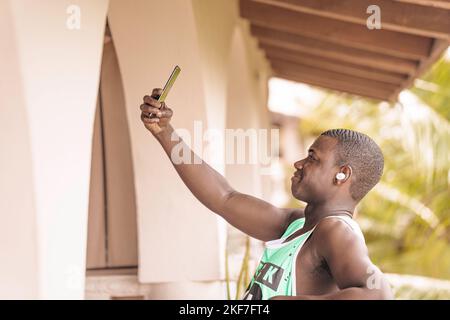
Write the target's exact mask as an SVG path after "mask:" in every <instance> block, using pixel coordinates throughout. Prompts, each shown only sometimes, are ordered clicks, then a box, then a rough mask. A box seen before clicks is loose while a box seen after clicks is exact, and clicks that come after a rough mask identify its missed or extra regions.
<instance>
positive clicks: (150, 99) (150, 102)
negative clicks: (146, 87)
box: [144, 96, 161, 109]
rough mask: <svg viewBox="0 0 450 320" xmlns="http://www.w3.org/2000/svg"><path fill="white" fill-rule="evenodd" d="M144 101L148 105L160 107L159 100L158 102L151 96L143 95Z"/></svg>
mask: <svg viewBox="0 0 450 320" xmlns="http://www.w3.org/2000/svg"><path fill="white" fill-rule="evenodd" d="M144 103H146V104H148V105H149V106H152V107H154V108H158V109H159V108H161V102H158V100H157V99H155V98H154V97H151V96H145V97H144Z"/></svg>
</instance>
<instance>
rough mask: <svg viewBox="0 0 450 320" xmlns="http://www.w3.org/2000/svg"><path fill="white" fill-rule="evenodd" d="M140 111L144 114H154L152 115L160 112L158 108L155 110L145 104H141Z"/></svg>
mask: <svg viewBox="0 0 450 320" xmlns="http://www.w3.org/2000/svg"><path fill="white" fill-rule="evenodd" d="M140 108H141V111H142V112H146V113H154V114H157V113H158V112H161V110H160V109H159V108H155V107H152V106H149V105H148V104H146V103H144V104H141V107H140Z"/></svg>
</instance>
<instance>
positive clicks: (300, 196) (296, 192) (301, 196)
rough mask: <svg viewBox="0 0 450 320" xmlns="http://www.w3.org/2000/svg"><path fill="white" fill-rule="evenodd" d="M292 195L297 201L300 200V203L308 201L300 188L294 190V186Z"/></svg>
mask: <svg viewBox="0 0 450 320" xmlns="http://www.w3.org/2000/svg"><path fill="white" fill-rule="evenodd" d="M291 193H292V196H293V197H294V198H295V199H297V200H300V201H306V199H305V193H304V192H302V190H300V189H299V188H294V186H292V187H291Z"/></svg>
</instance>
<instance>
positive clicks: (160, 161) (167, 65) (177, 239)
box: [108, 0, 221, 283]
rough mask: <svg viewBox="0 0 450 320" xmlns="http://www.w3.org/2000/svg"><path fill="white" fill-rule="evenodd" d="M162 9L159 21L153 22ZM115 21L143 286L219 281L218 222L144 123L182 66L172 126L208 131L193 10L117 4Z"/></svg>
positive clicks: (181, 5)
mask: <svg viewBox="0 0 450 320" xmlns="http://www.w3.org/2000/svg"><path fill="white" fill-rule="evenodd" d="M155 8H157V10H158V14H152V12H153V11H155ZM108 16H109V21H110V27H111V33H112V37H113V39H114V43H115V45H116V51H117V56H118V59H119V66H120V69H121V73H122V80H123V86H124V91H125V101H126V108H127V115H128V119H129V122H130V123H129V127H130V135H131V141H132V143H131V147H132V153H133V161H134V162H133V166H134V172H135V183H136V198H137V199H136V203H137V215H138V226H139V227H138V240H139V279H140V281H141V282H147V283H148V282H150V283H154V282H178V281H193V280H202V281H205V280H216V279H219V278H220V276H221V275H220V263H219V262H220V260H219V259H220V254H221V252H220V251H219V247H218V241H219V238H218V228H217V218H216V217H215V216H214V215H212V214H211V213H210V212H209V211H208V210H207V209H206V208H205V207H203V205H201V204H200V203H199V202H198V201H197V200H196V199H195V198H194V197H193V196H192V194H191V193H190V192H189V190H188V189H187V188H186V186H185V185H184V184H183V183H182V182H181V180H180V178H179V177H178V175H177V173H176V172H175V170H174V169H173V167H172V165H171V164H170V162H169V161H168V159H167V156H166V155H165V154H164V152H163V150H162V148H161V147H160V145H159V144H158V143H157V142H156V140H155V139H154V138H153V137H152V136H151V134H150V133H149V132H148V131H147V130H146V129H145V128H144V127H143V125H142V123H141V120H140V110H139V105H140V104H141V103H142V97H143V96H144V95H145V94H149V93H151V90H152V88H154V87H162V86H163V85H164V83H165V81H166V79H167V77H168V76H169V75H170V72H171V71H172V68H173V67H174V66H175V65H177V64H178V65H180V67H181V68H182V72H181V74H180V76H179V78H178V80H177V82H176V83H175V85H174V87H173V89H172V91H171V92H170V95H169V97H168V98H167V103H168V105H169V106H170V107H171V108H172V109H173V110H174V113H175V114H174V117H173V120H172V122H173V125H174V127H176V128H186V129H189V130H192V128H193V121H194V120H199V121H202V122H203V123H204V124H206V108H205V98H204V88H203V82H202V73H201V71H200V70H201V65H200V56H199V48H198V39H197V34H196V31H195V21H194V16H193V12H192V6H191V3H190V2H189V1H184V0H178V1H147V0H139V1H133V5H130V4H129V3H128V2H124V1H120V0H117V1H111V3H110V9H109V14H108ZM169 21H170V23H169ZM175 22H176V23H175ZM131 35H132V36H131ZM199 230H201V232H198V231H199ZM199 244H200V245H199ZM193 261H195V263H193Z"/></svg>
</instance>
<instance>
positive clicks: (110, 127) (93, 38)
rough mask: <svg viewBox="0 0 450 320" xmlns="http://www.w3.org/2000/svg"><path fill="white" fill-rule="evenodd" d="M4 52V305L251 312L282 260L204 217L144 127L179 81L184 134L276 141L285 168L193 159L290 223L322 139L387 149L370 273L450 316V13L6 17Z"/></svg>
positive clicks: (405, 5)
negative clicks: (77, 303) (300, 181)
mask: <svg viewBox="0 0 450 320" xmlns="http://www.w3.org/2000/svg"><path fill="white" fill-rule="evenodd" d="M371 5H376V6H377V7H378V9H377V8H373V7H371V9H370V10H369V7H370V6H371ZM377 10H378V11H377ZM377 13H378V14H377ZM377 19H381V20H380V21H378V22H380V23H381V24H380V25H379V26H380V27H381V29H377V27H376V26H377ZM374 26H375V27H374ZM0 35H1V39H2V41H1V42H0V146H1V148H2V153H1V157H0V170H1V171H0V176H1V177H2V178H1V179H0V194H1V197H0V214H1V217H2V223H1V224H0V262H1V263H0V298H3V299H13V298H20V299H239V298H240V297H241V296H242V293H243V291H244V289H245V287H246V286H247V284H248V282H249V280H250V277H251V276H252V274H253V272H254V269H255V267H256V264H257V263H258V261H259V258H260V255H261V253H262V250H263V248H264V244H263V243H261V242H259V241H256V240H255V239H250V238H249V237H247V236H246V235H244V234H242V233H241V232H240V231H238V230H236V229H235V228H233V227H231V226H229V225H227V224H226V223H225V222H224V221H223V220H222V219H221V218H219V217H217V216H215V215H214V214H213V213H212V212H210V211H209V210H207V209H206V208H205V207H203V206H202V205H201V204H200V203H199V202H198V201H197V200H196V199H195V198H194V197H193V196H192V195H191V194H190V192H189V190H188V189H187V188H186V187H185V186H184V184H183V183H182V181H181V180H180V179H179V177H178V175H177V174H176V172H175V170H174V169H173V167H172V166H171V164H170V162H169V160H168V159H167V156H166V155H165V154H164V152H163V151H162V149H161V147H160V146H159V144H158V143H157V142H156V141H155V139H154V138H153V137H152V136H151V135H150V134H149V132H148V131H147V130H145V128H144V127H143V125H142V123H141V121H140V110H139V105H140V104H141V103H142V97H143V96H144V95H145V94H149V93H150V92H151V90H152V89H153V88H155V87H162V86H163V85H164V83H165V81H166V79H167V78H168V76H169V75H170V72H171V71H172V69H173V67H174V66H175V65H179V66H180V67H181V69H182V71H181V74H180V76H179V78H178V80H177V82H176V83H175V85H174V87H173V89H172V91H171V92H170V95H169V96H168V98H167V104H168V105H169V106H170V107H171V108H172V109H173V110H174V117H173V120H172V122H173V125H174V127H175V128H181V129H185V130H187V132H190V133H192V135H193V136H195V128H194V121H197V123H201V124H202V126H203V129H204V130H216V131H217V132H223V131H224V130H226V129H243V130H248V129H251V130H272V129H275V130H278V131H277V132H278V133H279V141H263V142H264V144H265V143H267V147H268V149H269V150H271V152H270V155H271V156H272V157H273V161H272V162H271V163H270V164H267V163H250V162H249V161H246V162H245V163H244V164H236V163H228V162H227V161H225V159H226V156H227V154H226V152H227V150H228V149H227V147H228V146H227V145H226V143H225V142H226V141H225V140H224V137H223V136H221V135H212V137H210V138H205V137H204V136H201V137H200V140H199V141H200V142H198V141H197V140H196V139H197V138H198V137H197V138H195V137H194V139H193V141H192V143H193V147H194V150H196V151H197V152H198V153H199V154H201V155H203V157H204V158H205V159H206V160H207V161H208V162H209V163H210V164H211V165H212V166H213V167H214V168H215V169H216V170H217V171H219V172H220V173H221V174H223V175H224V176H225V177H226V178H227V180H228V181H229V182H230V184H231V185H232V186H233V187H234V188H235V189H237V190H239V191H241V192H245V193H248V194H251V195H254V196H257V197H260V198H263V199H265V200H267V201H270V202H271V203H273V204H275V205H278V206H282V207H302V206H304V204H303V203H300V202H299V201H296V200H295V199H293V198H292V196H291V195H290V193H289V178H290V176H291V175H292V173H293V171H294V169H293V163H294V162H295V161H297V160H298V159H301V158H303V157H304V156H305V154H306V150H307V148H308V146H309V145H310V144H311V143H312V142H313V141H314V139H315V138H316V137H317V136H318V135H319V134H320V133H321V132H322V131H324V130H326V129H330V128H339V127H344V128H349V129H355V130H358V131H361V132H364V133H366V134H368V135H369V136H371V137H372V138H373V139H374V140H375V141H376V142H377V143H378V144H379V145H380V146H381V148H382V150H383V152H384V156H385V172H384V175H383V178H382V181H381V182H380V183H379V184H378V185H377V187H376V188H375V189H374V190H373V191H371V192H370V193H369V195H368V196H367V197H366V198H365V199H364V200H363V202H362V203H361V204H360V206H358V208H357V213H356V220H357V221H358V223H359V224H360V225H361V227H362V229H363V232H364V234H365V236H366V240H367V244H368V247H369V251H370V256H371V258H372V259H373V261H374V263H375V264H377V265H378V266H379V267H380V268H381V269H382V271H383V272H385V273H386V274H387V276H388V280H389V282H390V283H391V286H392V288H393V290H394V292H395V295H396V298H398V299H449V298H450V244H449V242H450V228H449V222H450V220H449V219H450V192H449V191H450V190H449V185H450V161H449V154H450V151H449V150H450V149H449V144H450V126H449V120H450V107H449V106H450V53H449V52H450V51H449V49H448V47H449V39H450V5H449V3H448V1H446V0H401V1H400V0H378V1H365V0H364V1H363V0H348V1H332V0H320V1H318V0H314V1H313V0H311V1H309V0H302V1H297V0H214V1H210V0H171V1H163V0H134V1H125V0H109V1H108V0H96V1H91V0H72V1H68V0H40V1H31V0H1V1H0ZM202 134H203V133H202ZM269 142H270V143H269ZM244 146H245V152H246V153H249V154H250V153H252V152H254V151H255V150H253V149H255V148H258V145H257V144H256V145H252V144H245V145H244ZM257 151H258V150H256V152H257Z"/></svg>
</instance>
